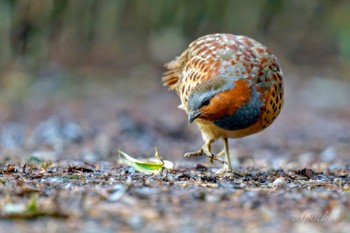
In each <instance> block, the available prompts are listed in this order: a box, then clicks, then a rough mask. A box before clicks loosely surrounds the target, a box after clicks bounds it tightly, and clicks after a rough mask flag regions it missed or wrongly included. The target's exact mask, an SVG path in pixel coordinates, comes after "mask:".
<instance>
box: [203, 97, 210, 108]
mask: <svg viewBox="0 0 350 233" xmlns="http://www.w3.org/2000/svg"><path fill="white" fill-rule="evenodd" d="M209 103H210V99H209V98H205V99H204V100H203V102H202V106H208V105H209Z"/></svg>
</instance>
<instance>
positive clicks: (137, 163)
mask: <svg viewBox="0 0 350 233" xmlns="http://www.w3.org/2000/svg"><path fill="white" fill-rule="evenodd" d="M118 156H119V159H120V161H121V162H122V163H124V164H125V165H128V166H130V167H132V168H133V169H134V170H135V171H138V172H141V173H144V174H148V175H149V174H154V173H159V172H160V171H161V168H162V167H165V168H167V169H172V168H173V167H174V165H173V163H172V162H170V161H167V160H162V159H161V158H160V156H159V154H158V150H157V148H156V153H155V157H156V158H155V159H151V160H147V161H141V160H138V159H135V158H133V157H131V156H130V155H128V154H126V153H125V152H123V151H121V150H118Z"/></svg>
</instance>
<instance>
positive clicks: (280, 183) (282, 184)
mask: <svg viewBox="0 0 350 233" xmlns="http://www.w3.org/2000/svg"><path fill="white" fill-rule="evenodd" d="M272 185H273V187H275V188H277V189H286V188H287V182H286V181H285V179H284V178H283V177H278V178H277V179H276V180H275V181H274V182H273V183H272Z"/></svg>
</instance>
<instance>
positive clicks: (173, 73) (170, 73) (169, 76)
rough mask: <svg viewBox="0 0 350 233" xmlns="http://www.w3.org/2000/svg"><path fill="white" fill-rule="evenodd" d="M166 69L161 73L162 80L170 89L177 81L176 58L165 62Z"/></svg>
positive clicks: (173, 87) (177, 64)
mask: <svg viewBox="0 0 350 233" xmlns="http://www.w3.org/2000/svg"><path fill="white" fill-rule="evenodd" d="M165 67H166V68H167V71H166V72H165V73H164V74H163V77H162V82H163V85H164V86H168V87H169V89H170V90H174V89H175V88H176V84H177V82H178V81H179V63H178V58H176V59H175V60H173V61H171V62H169V63H167V64H165Z"/></svg>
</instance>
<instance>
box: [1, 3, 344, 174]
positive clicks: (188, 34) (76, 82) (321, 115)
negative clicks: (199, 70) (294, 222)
mask: <svg viewBox="0 0 350 233" xmlns="http://www.w3.org/2000/svg"><path fill="white" fill-rule="evenodd" d="M349 12H350V2H349V1H346V0H337V1H334V0H309V1H303V0H262V1H255V0H246V1H240V0H201V1H199V0H198V1H187V0H176V1H175V0H169V1H160V0H117V1H112V0H104V1H100V0H75V1H68V0H45V1H39V0H20V1H19V0H18V1H16V0H1V1H0V18H1V19H0V35H1V37H0V70H1V72H0V83H1V85H0V123H1V125H0V128H1V134H0V151H1V153H0V154H1V158H2V159H5V160H12V159H14V158H16V159H21V158H38V159H45V160H55V159H60V158H79V159H83V160H86V161H89V162H94V161H97V160H101V159H115V158H116V157H115V149H116V148H120V149H123V150H125V151H127V152H129V153H130V154H136V155H146V154H152V153H153V146H155V145H156V146H159V148H160V153H161V154H164V156H165V157H167V158H169V157H170V158H171V159H175V160H182V156H181V155H182V154H183V153H184V152H186V151H190V150H195V149H197V148H199V146H201V143H202V141H201V137H200V135H199V133H198V130H197V129H196V127H195V126H188V124H187V122H186V116H185V113H184V112H182V111H181V110H178V109H177V108H176V107H177V105H178V104H179V99H178V97H177V96H176V95H175V93H171V92H167V90H166V88H165V87H162V84H161V82H160V78H161V76H162V73H163V72H164V68H163V65H164V63H166V62H168V61H170V60H172V59H173V58H174V57H176V56H178V55H180V54H181V52H182V51H183V50H184V49H186V47H187V46H188V44H189V43H190V42H191V41H193V40H195V39H197V38H198V37H200V36H203V35H206V34H210V33H218V32H226V33H233V34H243V35H248V36H250V37H252V38H255V39H256V40H258V41H260V42H262V43H263V44H265V45H267V46H268V47H269V48H270V49H271V50H272V51H273V53H274V54H275V55H276V56H277V57H278V58H279V61H280V63H281V66H282V69H283V71H284V76H285V87H286V95H285V106H284V110H283V112H282V114H281V116H280V117H279V118H278V119H277V121H276V123H275V124H274V125H273V126H271V127H270V128H269V129H267V130H266V131H265V132H264V133H261V134H258V135H254V136H251V137H248V138H246V139H239V140H236V143H234V142H233V143H232V144H231V149H232V150H234V152H235V153H236V154H237V155H238V158H240V157H247V156H248V157H249V156H252V158H254V160H253V159H251V160H249V159H248V160H247V164H248V165H251V164H252V163H253V164H254V163H255V162H259V161H260V160H261V161H260V162H261V163H263V164H275V165H276V166H281V165H283V164H288V166H293V162H296V164H297V165H295V166H298V164H301V165H300V166H303V167H305V166H306V165H308V164H314V162H315V161H321V162H322V161H323V162H329V161H335V162H336V164H338V165H339V164H342V165H344V163H343V162H344V161H346V162H349V160H348V158H347V157H348V154H349V151H350V148H349V142H350V139H349V138H350V133H349V132H350V104H349V102H350V87H349V81H350V24H349V22H350V14H349ZM300 155H303V156H300ZM172 156H173V157H172ZM259 159H260V160H259ZM271 162H272V163H271ZM339 166H340V165H339Z"/></svg>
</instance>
